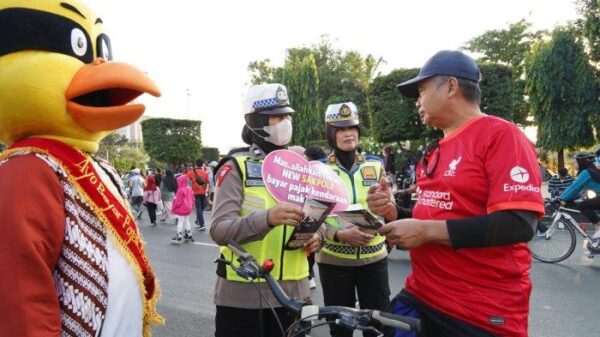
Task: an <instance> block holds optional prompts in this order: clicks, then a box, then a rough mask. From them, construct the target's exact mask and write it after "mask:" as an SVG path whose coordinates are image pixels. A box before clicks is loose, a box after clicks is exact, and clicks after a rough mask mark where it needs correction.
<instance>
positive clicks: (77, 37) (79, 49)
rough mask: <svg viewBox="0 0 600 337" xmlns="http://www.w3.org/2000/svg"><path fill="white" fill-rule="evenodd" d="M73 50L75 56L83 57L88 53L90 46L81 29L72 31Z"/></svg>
mask: <svg viewBox="0 0 600 337" xmlns="http://www.w3.org/2000/svg"><path fill="white" fill-rule="evenodd" d="M71 48H73V52H74V53H75V55H77V56H79V57H81V56H83V55H85V54H86V53H87V49H88V44H87V39H86V36H85V33H84V32H83V31H82V30H81V29H79V28H73V30H72V31H71Z"/></svg>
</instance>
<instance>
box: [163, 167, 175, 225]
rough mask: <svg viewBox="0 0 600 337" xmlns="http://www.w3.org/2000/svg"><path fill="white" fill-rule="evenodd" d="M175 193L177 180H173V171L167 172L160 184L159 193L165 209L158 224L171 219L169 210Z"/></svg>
mask: <svg viewBox="0 0 600 337" xmlns="http://www.w3.org/2000/svg"><path fill="white" fill-rule="evenodd" d="M176 192H177V180H176V179H175V175H174V174H173V171H171V170H167V171H166V173H165V177H164V178H163V179H162V182H161V183H160V193H161V196H162V201H163V205H164V207H165V209H164V211H163V214H162V216H161V219H160V222H166V221H167V220H170V219H171V218H172V213H171V212H172V211H171V209H172V207H173V199H174V198H175V193H176Z"/></svg>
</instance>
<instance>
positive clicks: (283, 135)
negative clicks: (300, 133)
mask: <svg viewBox="0 0 600 337" xmlns="http://www.w3.org/2000/svg"><path fill="white" fill-rule="evenodd" d="M263 130H265V132H266V133H268V134H269V137H266V138H265V140H266V141H267V142H269V143H273V144H275V145H277V146H283V145H286V144H287V143H289V142H290V140H292V130H293V129H292V120H291V119H289V118H286V119H284V120H283V121H281V122H279V123H278V124H277V125H273V126H265V127H264V128H263Z"/></svg>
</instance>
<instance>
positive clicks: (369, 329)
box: [357, 326, 383, 337]
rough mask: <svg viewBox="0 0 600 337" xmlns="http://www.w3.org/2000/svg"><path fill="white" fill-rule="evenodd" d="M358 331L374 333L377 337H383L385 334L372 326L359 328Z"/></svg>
mask: <svg viewBox="0 0 600 337" xmlns="http://www.w3.org/2000/svg"><path fill="white" fill-rule="evenodd" d="M357 329H358V330H361V331H371V332H372V333H374V334H375V335H376V336H377V337H381V336H383V333H382V332H381V331H379V330H377V329H376V328H374V327H372V326H359V327H357Z"/></svg>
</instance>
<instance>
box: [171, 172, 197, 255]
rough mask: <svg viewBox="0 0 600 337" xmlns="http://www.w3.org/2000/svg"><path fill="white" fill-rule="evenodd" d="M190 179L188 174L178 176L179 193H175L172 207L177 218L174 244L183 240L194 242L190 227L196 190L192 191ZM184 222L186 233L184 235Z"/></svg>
mask: <svg viewBox="0 0 600 337" xmlns="http://www.w3.org/2000/svg"><path fill="white" fill-rule="evenodd" d="M188 180H189V179H188V177H187V176H186V175H180V176H179V177H177V193H176V194H175V199H174V200H173V206H172V209H171V213H173V215H175V217H176V219H177V235H175V237H173V239H171V243H173V244H180V243H181V241H184V242H190V241H191V242H194V238H193V237H192V232H191V228H190V215H191V214H192V210H193V208H194V192H192V189H191V188H190V186H189V185H188ZM184 224H185V233H184V235H183V236H182V235H181V234H182V230H183V226H184Z"/></svg>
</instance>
